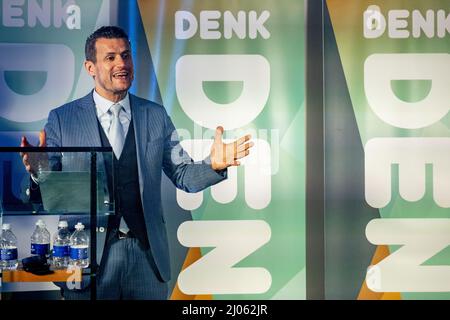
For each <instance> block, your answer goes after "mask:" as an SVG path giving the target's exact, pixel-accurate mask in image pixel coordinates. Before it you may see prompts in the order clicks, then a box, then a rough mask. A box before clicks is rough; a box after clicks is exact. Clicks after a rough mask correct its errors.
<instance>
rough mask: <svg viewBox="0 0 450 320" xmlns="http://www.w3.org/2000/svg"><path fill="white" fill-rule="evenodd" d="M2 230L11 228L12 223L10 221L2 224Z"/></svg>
mask: <svg viewBox="0 0 450 320" xmlns="http://www.w3.org/2000/svg"><path fill="white" fill-rule="evenodd" d="M2 230H5V231H6V230H11V225H10V224H9V223H4V224H3V225H2Z"/></svg>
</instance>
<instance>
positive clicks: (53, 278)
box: [2, 269, 86, 283]
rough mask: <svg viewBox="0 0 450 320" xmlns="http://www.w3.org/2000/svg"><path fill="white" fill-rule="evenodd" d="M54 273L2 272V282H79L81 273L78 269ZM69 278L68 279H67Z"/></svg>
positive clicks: (55, 271)
mask: <svg viewBox="0 0 450 320" xmlns="http://www.w3.org/2000/svg"><path fill="white" fill-rule="evenodd" d="M53 272H54V273H52V274H47V275H43V276H38V275H35V274H32V273H30V272H27V271H24V270H14V271H3V273H2V282H3V283H6V282H66V281H67V280H69V281H71V282H81V276H82V274H86V273H85V272H84V271H83V272H82V271H81V270H80V269H75V270H73V271H68V270H66V269H64V270H53ZM69 278H70V279H69Z"/></svg>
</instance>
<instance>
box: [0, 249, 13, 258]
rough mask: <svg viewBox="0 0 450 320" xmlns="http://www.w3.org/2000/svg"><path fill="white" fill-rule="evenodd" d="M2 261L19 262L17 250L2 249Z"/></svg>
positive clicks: (0, 251) (0, 256) (0, 253)
mask: <svg viewBox="0 0 450 320" xmlns="http://www.w3.org/2000/svg"><path fill="white" fill-rule="evenodd" d="M0 260H3V261H10V260H17V248H14V249H0Z"/></svg>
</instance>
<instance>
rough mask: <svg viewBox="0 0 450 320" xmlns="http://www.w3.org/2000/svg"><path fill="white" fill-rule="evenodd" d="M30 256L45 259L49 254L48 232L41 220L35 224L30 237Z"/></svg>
mask: <svg viewBox="0 0 450 320" xmlns="http://www.w3.org/2000/svg"><path fill="white" fill-rule="evenodd" d="M31 254H32V255H37V256H45V257H48V256H49V254H50V232H48V230H47V228H46V226H45V222H44V221H43V220H42V219H39V220H38V221H37V222H36V229H34V232H33V235H32V236H31Z"/></svg>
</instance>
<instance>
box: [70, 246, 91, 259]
mask: <svg viewBox="0 0 450 320" xmlns="http://www.w3.org/2000/svg"><path fill="white" fill-rule="evenodd" d="M87 258H88V248H87V247H81V248H77V247H70V259H72V260H84V259H87Z"/></svg>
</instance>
